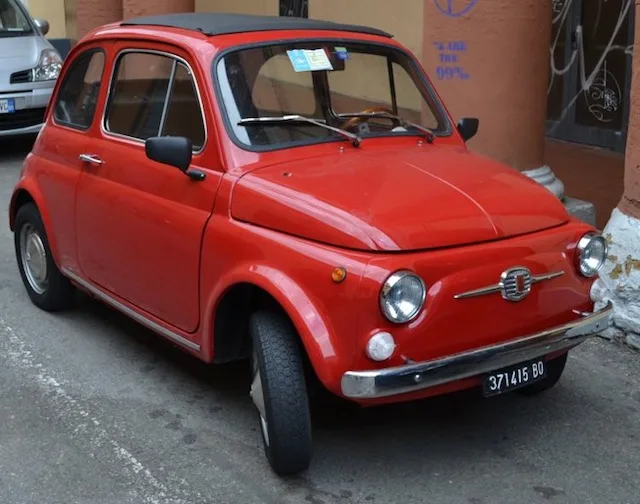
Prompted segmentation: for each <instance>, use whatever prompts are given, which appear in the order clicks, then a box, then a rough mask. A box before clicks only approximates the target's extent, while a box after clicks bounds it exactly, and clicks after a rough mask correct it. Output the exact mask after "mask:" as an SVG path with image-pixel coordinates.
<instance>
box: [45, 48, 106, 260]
mask: <svg viewBox="0 0 640 504" xmlns="http://www.w3.org/2000/svg"><path fill="white" fill-rule="evenodd" d="M107 50H108V43H106V44H101V45H99V46H98V45H88V46H85V47H84V48H82V49H81V50H79V51H78V52H76V53H74V54H73V55H72V56H71V58H70V59H69V61H68V62H67V65H66V68H65V71H64V73H63V75H62V76H61V77H60V78H61V82H60V84H59V88H58V90H57V92H56V95H55V96H54V98H53V100H52V104H51V105H52V109H53V111H52V114H51V115H52V119H51V121H49V122H48V123H47V125H46V126H45V127H44V128H43V129H42V131H41V132H40V135H39V136H38V141H37V142H36V144H35V146H34V149H33V156H35V157H36V158H37V163H38V165H39V166H40V167H41V168H42V169H40V170H39V174H38V187H39V188H40V191H41V193H42V196H43V198H44V207H45V209H46V211H47V213H48V214H49V223H50V225H51V229H48V230H47V231H48V233H49V234H50V236H52V237H54V238H55V243H56V249H57V260H58V262H59V264H58V266H59V267H61V268H64V269H69V270H71V271H76V272H77V270H78V263H77V250H76V234H75V232H76V230H75V218H74V217H75V192H76V188H77V184H78V181H79V179H80V177H81V174H82V168H83V164H82V162H81V161H80V160H79V159H78V156H79V155H80V154H81V153H82V152H84V151H85V149H86V148H87V147H88V146H89V145H90V144H91V143H93V141H94V138H95V130H96V129H98V130H99V126H98V124H99V123H100V116H101V114H100V113H99V112H98V113H96V110H97V109H98V107H99V104H100V99H101V91H102V90H103V89H104V86H103V85H102V84H101V82H102V79H103V76H104V73H105V72H104V69H105V67H106V54H107V53H106V51H107Z"/></svg>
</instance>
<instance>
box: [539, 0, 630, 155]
mask: <svg viewBox="0 0 640 504" xmlns="http://www.w3.org/2000/svg"><path fill="white" fill-rule="evenodd" d="M552 3H553V34H552V40H551V74H550V82H549V88H548V102H547V135H548V136H550V137H554V138H560V139H563V140H569V141H572V142H579V143H585V144H589V145H596V146H600V147H606V148H609V149H613V150H616V151H624V148H625V142H626V136H627V123H628V115H629V88H630V84H631V56H632V47H633V29H634V28H633V24H634V0H553V2H552Z"/></svg>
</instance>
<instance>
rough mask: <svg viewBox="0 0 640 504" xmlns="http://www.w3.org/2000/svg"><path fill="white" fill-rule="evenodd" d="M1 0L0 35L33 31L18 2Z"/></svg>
mask: <svg viewBox="0 0 640 504" xmlns="http://www.w3.org/2000/svg"><path fill="white" fill-rule="evenodd" d="M19 1H20V0H0V37H11V36H13V35H22V34H25V33H31V25H30V24H29V21H28V20H27V17H26V16H25V15H24V12H23V11H22V9H21V8H20V7H19V6H18V4H17V2H19Z"/></svg>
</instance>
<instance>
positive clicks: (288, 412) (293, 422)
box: [250, 311, 312, 475]
mask: <svg viewBox="0 0 640 504" xmlns="http://www.w3.org/2000/svg"><path fill="white" fill-rule="evenodd" d="M250 331H251V339H252V343H253V344H252V347H253V351H252V358H251V369H252V383H251V398H252V399H253V403H254V404H255V406H256V409H257V410H258V414H259V420H260V430H261V433H262V441H263V446H264V451H265V455H266V457H267V460H268V461H269V464H270V465H271V468H272V469H273V471H274V472H275V473H276V474H279V475H285V474H295V473H298V472H301V471H304V470H305V469H307V468H308V467H309V464H310V462H311V452H312V442H311V414H310V410H309V399H308V396H307V387H306V383H305V377H304V364H303V359H302V355H301V352H302V349H301V347H300V341H299V339H298V336H297V334H296V332H295V329H294V328H293V326H292V324H291V323H290V322H289V320H288V319H287V318H286V317H284V316H282V315H279V314H276V313H272V312H264V311H262V312H257V313H255V314H253V316H252V317H251V320H250Z"/></svg>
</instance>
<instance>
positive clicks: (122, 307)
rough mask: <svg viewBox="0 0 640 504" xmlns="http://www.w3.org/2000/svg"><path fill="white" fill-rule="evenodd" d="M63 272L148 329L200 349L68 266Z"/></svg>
mask: <svg viewBox="0 0 640 504" xmlns="http://www.w3.org/2000/svg"><path fill="white" fill-rule="evenodd" d="M62 273H63V274H64V275H65V276H68V277H69V278H70V279H71V280H73V281H74V282H76V283H78V284H80V285H81V286H82V287H83V288H85V289H87V290H88V291H89V292H91V293H92V294H93V295H94V296H96V297H97V298H99V299H100V300H101V301H104V302H105V303H107V304H108V305H110V306H111V307H113V308H115V309H116V310H118V311H121V312H122V313H124V314H125V315H127V316H128V317H130V318H132V319H133V320H135V321H136V322H138V323H139V324H142V325H143V326H145V327H147V329H151V330H152V331H154V332H156V333H158V334H161V335H162V336H164V337H165V338H168V339H170V340H172V341H174V342H175V343H178V344H179V345H181V346H183V347H186V348H189V349H190V350H195V351H196V352H199V351H200V345H198V344H197V343H194V342H193V341H189V340H188V339H186V338H183V337H182V336H180V335H179V334H176V333H174V332H173V331H170V330H169V329H166V328H165V327H162V326H161V325H160V324H156V323H155V322H154V321H152V320H149V319H148V318H147V317H145V316H144V315H140V314H139V313H137V312H135V311H133V310H132V309H131V308H129V307H127V306H125V305H123V304H122V303H120V302H119V301H116V300H115V299H113V298H112V297H111V296H109V295H108V294H105V293H104V292H103V291H102V290H100V289H98V288H97V287H95V286H93V285H92V284H90V283H89V282H87V281H85V280H83V279H82V278H80V277H79V276H77V275H76V274H75V273H72V272H71V271H69V270H68V269H67V268H62Z"/></svg>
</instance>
